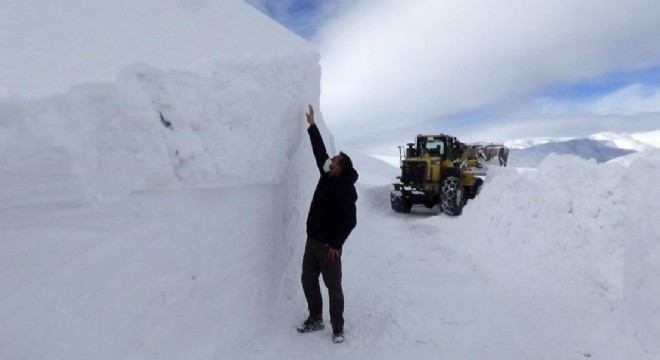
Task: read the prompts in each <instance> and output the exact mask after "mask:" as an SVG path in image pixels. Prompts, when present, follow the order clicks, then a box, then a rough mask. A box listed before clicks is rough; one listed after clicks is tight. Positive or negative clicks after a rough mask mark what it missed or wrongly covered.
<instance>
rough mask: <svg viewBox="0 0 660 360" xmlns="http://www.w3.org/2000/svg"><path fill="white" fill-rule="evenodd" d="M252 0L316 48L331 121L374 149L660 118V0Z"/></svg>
mask: <svg viewBox="0 0 660 360" xmlns="http://www.w3.org/2000/svg"><path fill="white" fill-rule="evenodd" d="M248 2H250V3H252V4H253V5H255V6H256V7H258V8H260V9H261V10H262V11H264V12H265V13H267V14H268V15H269V16H271V17H272V18H274V19H275V20H276V21H278V22H280V23H281V24H283V25H284V26H286V27H288V28H289V29H290V30H292V31H293V32H295V33H297V34H299V35H300V36H302V37H304V38H306V39H307V40H309V41H310V42H312V43H313V44H315V45H316V46H317V47H318V49H319V52H320V53H321V66H322V68H323V78H322V81H321V86H322V95H321V108H322V111H323V115H324V118H325V119H326V122H327V123H328V125H329V126H330V128H331V130H332V131H333V132H334V133H335V135H336V138H337V141H339V142H341V141H342V139H343V140H344V141H345V142H346V143H347V144H349V145H358V144H359V145H360V146H372V148H371V150H370V151H371V152H377V153H382V152H384V151H387V150H386V149H387V148H392V147H394V148H395V144H397V143H402V142H405V141H408V139H409V138H412V137H413V136H414V134H417V133H418V132H422V131H425V132H426V131H431V132H444V133H452V134H454V135H456V136H458V137H459V138H461V139H464V140H465V141H506V140H511V139H517V138H525V137H541V136H557V137H561V136H570V137H580V136H588V135H590V134H593V133H597V132H603V131H614V132H628V133H632V132H642V131H650V130H657V129H660V41H657V34H660V2H657V1H651V0H630V1H627V2H602V1H599V0H581V1H575V0H555V1H552V2H534V4H531V3H530V2H529V1H525V0H511V1H508V2H507V3H506V4H495V3H493V2H491V1H487V0H474V1H461V0H416V1H415V2H414V6H412V4H413V3H412V2H402V1H396V0H379V1H375V0H334V1H331V0H318V1H310V0H279V1H276V0H249V1H248ZM656 115H658V116H657V117H656ZM370 139H377V140H370ZM377 144H378V145H377Z"/></svg>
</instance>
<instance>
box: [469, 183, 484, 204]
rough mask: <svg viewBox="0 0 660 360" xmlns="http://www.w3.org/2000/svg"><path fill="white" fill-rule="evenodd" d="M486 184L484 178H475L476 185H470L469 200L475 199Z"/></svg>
mask: <svg viewBox="0 0 660 360" xmlns="http://www.w3.org/2000/svg"><path fill="white" fill-rule="evenodd" d="M483 184H484V180H483V179H481V178H476V179H474V185H472V186H471V187H470V191H468V192H467V193H466V195H467V198H468V199H469V200H472V199H474V198H475V197H477V195H479V191H480V190H481V186H482V185H483Z"/></svg>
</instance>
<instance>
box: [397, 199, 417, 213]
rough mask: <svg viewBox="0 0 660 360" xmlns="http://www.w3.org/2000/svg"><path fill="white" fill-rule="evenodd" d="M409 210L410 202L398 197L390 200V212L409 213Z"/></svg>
mask: <svg viewBox="0 0 660 360" xmlns="http://www.w3.org/2000/svg"><path fill="white" fill-rule="evenodd" d="M410 208H412V204H411V203H410V201H406V200H405V199H403V198H402V197H400V196H397V197H393V198H392V210H394V211H396V212H398V213H409V212H410Z"/></svg>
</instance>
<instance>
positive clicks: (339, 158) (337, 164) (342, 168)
mask: <svg viewBox="0 0 660 360" xmlns="http://www.w3.org/2000/svg"><path fill="white" fill-rule="evenodd" d="M352 168H353V161H351V158H350V157H349V156H348V155H346V154H345V153H343V152H341V151H340V152H339V154H338V155H335V156H333V157H332V158H331V159H330V176H340V175H342V174H344V173H346V172H347V171H349V170H350V169H352Z"/></svg>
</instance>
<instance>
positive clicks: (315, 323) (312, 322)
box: [296, 316, 325, 333]
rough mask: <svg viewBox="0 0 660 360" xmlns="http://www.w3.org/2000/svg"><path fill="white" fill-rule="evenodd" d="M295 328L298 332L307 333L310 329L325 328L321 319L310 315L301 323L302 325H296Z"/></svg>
mask: <svg viewBox="0 0 660 360" xmlns="http://www.w3.org/2000/svg"><path fill="white" fill-rule="evenodd" d="M296 329H297V330H298V332H299V333H308V332H312V331H319V330H323V329H325V325H323V319H315V318H313V317H311V316H310V317H308V318H307V320H305V321H304V322H303V323H302V325H300V326H298V327H297V328H296Z"/></svg>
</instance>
